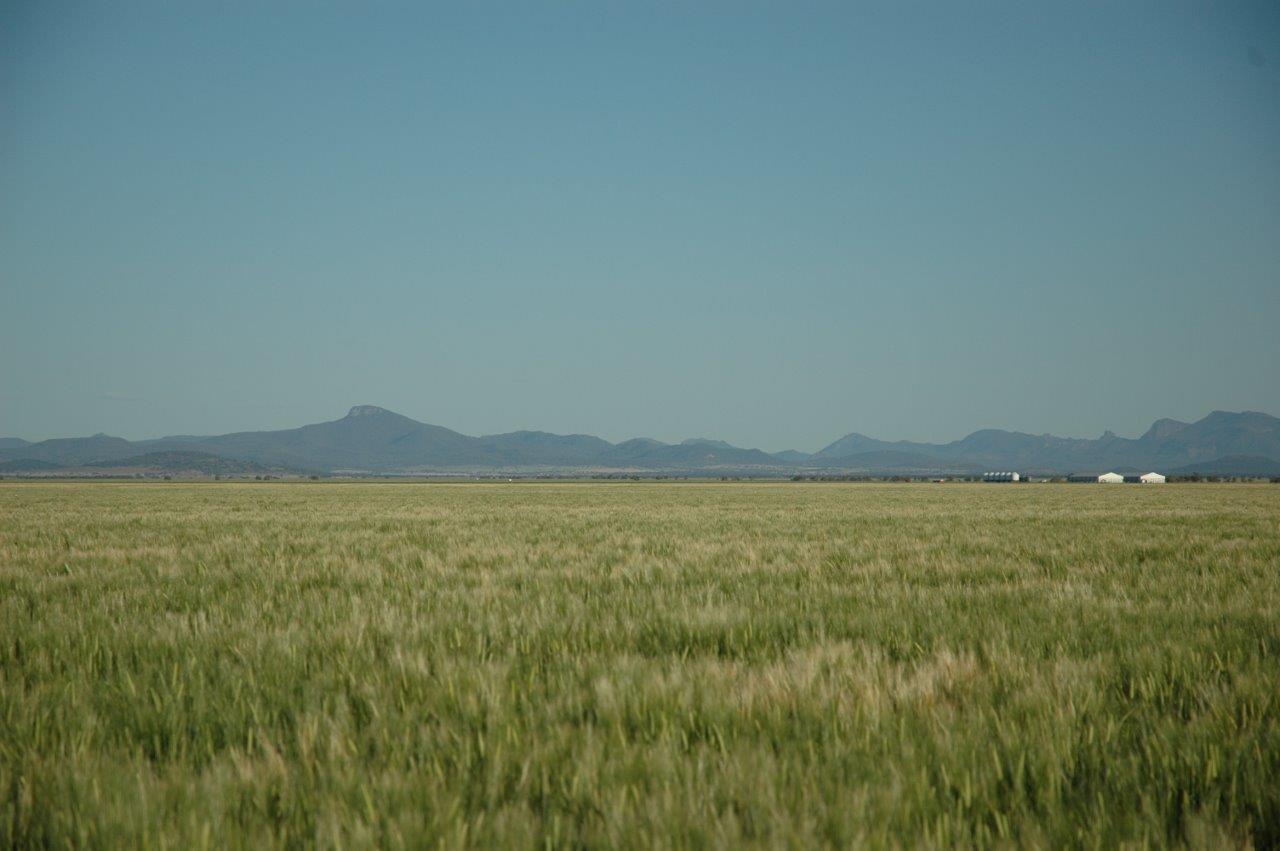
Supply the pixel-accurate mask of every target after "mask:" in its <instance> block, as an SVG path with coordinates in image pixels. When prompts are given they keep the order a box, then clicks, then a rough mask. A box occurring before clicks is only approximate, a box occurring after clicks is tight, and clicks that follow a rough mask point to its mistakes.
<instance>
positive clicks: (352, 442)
mask: <svg viewBox="0 0 1280 851" xmlns="http://www.w3.org/2000/svg"><path fill="white" fill-rule="evenodd" d="M219 459H221V460H219ZM223 461H225V462H236V463H234V464H224V463H222V462H223ZM182 465H187V466H185V467H184V466H182ZM83 467H93V468H109V469H129V468H146V469H152V470H154V469H166V470H186V469H188V467H189V468H190V469H191V470H192V471H194V472H209V471H214V470H223V471H225V472H228V473H232V472H238V473H244V472H245V471H249V472H253V471H268V470H270V471H274V472H281V471H295V472H324V473H397V474H402V473H427V472H457V473H462V472H486V471H487V472H495V471H525V472H533V471H547V472H574V471H577V472H651V473H695V474H696V473H703V474H715V475H721V474H735V475H783V474H790V473H796V472H801V473H803V472H812V473H830V472H841V473H851V474H868V475H892V474H947V473H952V474H958V473H974V472H981V471H983V470H989V469H1007V470H1020V471H1025V472H1029V473H1044V474H1051V473H1059V474H1060V473H1067V472H1078V471H1085V470H1098V471H1101V470H1110V469H1114V470H1116V471H1117V472H1132V471H1138V470H1142V471H1145V470H1166V471H1170V472H1184V473H1190V472H1200V473H1206V474H1214V473H1218V474H1227V475H1248V474H1256V475H1272V474H1273V472H1274V471H1275V470H1277V469H1280V419H1277V418H1276V417H1273V416H1270V415H1268V414H1263V413H1258V412H1255V411H1244V412H1240V413H1232V412H1229V411H1214V412H1213V413H1211V414H1209V415H1208V416H1206V417H1204V418H1203V419H1200V420H1198V421H1196V422H1194V423H1185V422H1179V421H1177V420H1170V419H1162V420H1157V421H1156V422H1155V423H1153V424H1152V426H1151V428H1150V429H1148V430H1147V432H1146V433H1145V434H1143V435H1142V436H1141V437H1138V438H1125V437H1119V436H1117V435H1115V434H1112V433H1111V432H1106V433H1104V434H1103V435H1102V436H1101V437H1099V438H1097V439H1092V440H1090V439H1081V438H1064V437H1055V436H1054V435H1050V434H1041V435H1033V434H1024V433H1021V432H1012V431H1001V430H997V429H984V430H982V431H976V432H974V433H973V434H970V435H968V436H967V437H964V438H962V439H960V440H955V441H952V442H950V443H920V442H913V441H885V440H878V439H876V438H871V437H867V436H865V435H862V434H858V433H856V432H855V433H851V434H847V435H845V436H844V437H842V438H840V439H839V440H836V441H834V442H832V443H831V444H829V445H828V446H826V447H824V448H823V449H821V450H820V451H818V452H816V453H813V454H806V453H803V452H798V451H794V450H788V451H785V452H778V453H773V454H770V453H767V452H763V451H761V450H759V449H743V448H740V447H737V446H732V445H730V444H728V443H726V442H724V441H722V440H714V439H710V438H691V439H689V440H686V441H683V442H682V443H675V444H671V443H663V442H660V441H657V440H651V439H648V438H635V439H632V440H627V441H623V442H621V443H610V442H608V441H606V440H603V439H601V438H599V437H594V436H592V435H586V434H570V435H559V434H550V433H548V432H541V431H516V432H509V433H506V434H492V435H485V436H481V437H472V436H469V435H465V434H461V433H459V432H456V431H453V430H451V429H448V428H444V427H443V426H437V425H430V424H428V423H422V422H418V421H417V420H413V419H410V418H409V417H406V416H403V415H401V414H397V413H394V412H392V411H388V410H386V409H385V408H379V407H377V406H374V405H357V406H356V407H354V408H352V409H351V410H350V411H349V412H348V413H347V415H346V416H345V417H343V418H341V419H338V420H333V421H331V422H324V423H315V424H313V425H306V426H302V427H300V428H294V429H285V430H282V431H247V432H236V433H233V434H224V435H216V436H191V435H181V436H172V437H163V438H157V439H153V440H139V441H129V440H125V439H124V438H120V437H111V436H109V435H105V434H96V435H93V436H92V437H80V438H57V439H53V440H44V441H40V442H35V443H33V442H28V441H26V440H22V439H21V438H0V472H5V471H6V470H7V471H10V472H37V471H38V472H48V471H56V470H70V469H76V468H83Z"/></svg>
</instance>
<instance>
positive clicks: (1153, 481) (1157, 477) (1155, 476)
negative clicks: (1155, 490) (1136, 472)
mask: <svg viewBox="0 0 1280 851" xmlns="http://www.w3.org/2000/svg"><path fill="white" fill-rule="evenodd" d="M1138 481H1139V482H1142V484H1144V485H1162V484H1164V482H1165V479H1164V476H1162V475H1161V474H1159V473H1144V474H1143V475H1141V476H1138Z"/></svg>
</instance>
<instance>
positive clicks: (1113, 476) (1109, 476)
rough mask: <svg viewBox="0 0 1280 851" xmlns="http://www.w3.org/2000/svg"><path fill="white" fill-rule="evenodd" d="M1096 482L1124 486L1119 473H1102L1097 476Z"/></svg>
mask: <svg viewBox="0 0 1280 851" xmlns="http://www.w3.org/2000/svg"><path fill="white" fill-rule="evenodd" d="M1098 481H1099V482H1101V483H1102V484H1104V485H1122V484H1124V476H1122V475H1120V474H1119V473H1103V474H1102V475H1101V476H1098Z"/></svg>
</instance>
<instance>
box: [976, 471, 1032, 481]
mask: <svg viewBox="0 0 1280 851" xmlns="http://www.w3.org/2000/svg"><path fill="white" fill-rule="evenodd" d="M982 480H983V481H984V482H1018V481H1021V480H1022V476H1021V475H1020V474H1018V473H1014V472H1005V473H983V474H982Z"/></svg>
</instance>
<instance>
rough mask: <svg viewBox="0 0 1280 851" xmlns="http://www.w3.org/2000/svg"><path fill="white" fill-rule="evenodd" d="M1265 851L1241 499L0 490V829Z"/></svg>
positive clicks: (459, 840)
mask: <svg viewBox="0 0 1280 851" xmlns="http://www.w3.org/2000/svg"><path fill="white" fill-rule="evenodd" d="M1119 845H1130V846H1134V847H1144V846H1147V847H1170V846H1187V847H1247V846H1250V845H1251V846H1253V847H1258V848H1268V847H1276V846H1278V845H1280V487H1277V486H1274V485H1256V486H1250V485H1169V486H1153V487H1148V486H1137V485H1131V486H1129V485H1126V486H1099V485H926V484H919V485H871V484H794V483H771V484H736V483H728V484H657V483H652V484H651V483H615V484H541V483H540V484H518V483H517V484H501V485H496V484H474V485H467V484H460V485H447V484H408V483H404V484H401V483H388V484H381V483H324V482H321V483H290V484H280V483H251V484H227V483H206V484H198V483H193V484H187V483H176V482H175V483H164V484H161V483H154V484H144V483H138V484H132V483H120V484H107V483H49V484H45V483H0V846H3V847H12V848H37V847H39V848H44V847H69V848H70V847H104V848H175V849H177V848H228V847H230V848H236V847H245V848H250V847H251V848H299V847H322V848H361V847H393V848H398V847H443V848H457V847H485V848H493V847H497V848H505V847H511V848H532V847H556V848H558V847H644V848H701V847H721V848H737V847H750V846H757V847H795V848H813V847H824V846H825V847H848V846H870V847H957V846H960V847H964V846H970V847H1002V846H1003V847H1091V848H1111V847H1116V846H1119Z"/></svg>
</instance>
